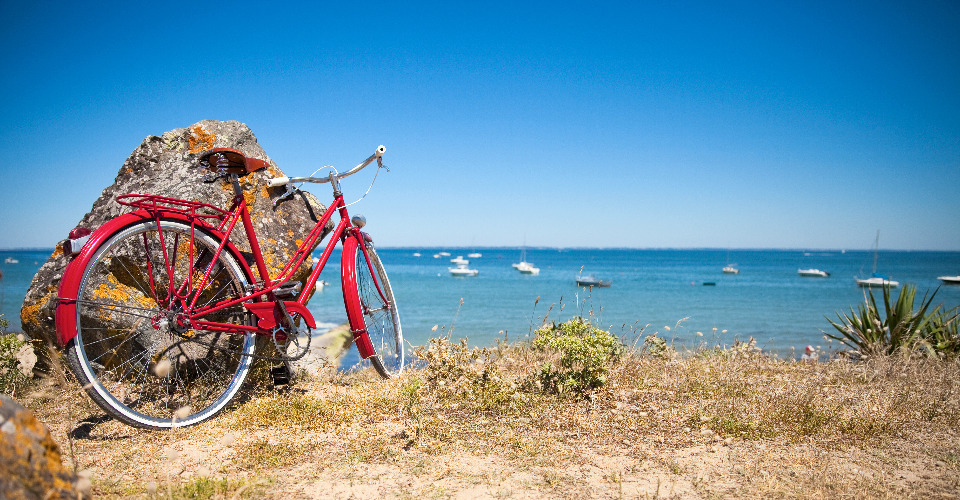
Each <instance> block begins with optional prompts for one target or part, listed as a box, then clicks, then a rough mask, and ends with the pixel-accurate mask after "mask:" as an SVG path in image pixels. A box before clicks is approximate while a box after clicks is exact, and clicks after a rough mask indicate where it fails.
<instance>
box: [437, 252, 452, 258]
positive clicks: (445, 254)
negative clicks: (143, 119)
mask: <svg viewBox="0 0 960 500" xmlns="http://www.w3.org/2000/svg"><path fill="white" fill-rule="evenodd" d="M437 255H439V256H441V257H449V256H450V252H440V253H438V254H437Z"/></svg>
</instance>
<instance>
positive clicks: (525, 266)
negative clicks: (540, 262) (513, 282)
mask: <svg viewBox="0 0 960 500" xmlns="http://www.w3.org/2000/svg"><path fill="white" fill-rule="evenodd" d="M516 269H517V271H520V274H532V275H534V276H536V275H538V274H540V268H539V267H533V264H531V263H529V262H521V263H519V264H517V265H516Z"/></svg>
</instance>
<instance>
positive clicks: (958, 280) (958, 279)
mask: <svg viewBox="0 0 960 500" xmlns="http://www.w3.org/2000/svg"><path fill="white" fill-rule="evenodd" d="M937 279H938V280H940V281H942V282H943V284H945V285H960V276H940V277H938V278H937Z"/></svg>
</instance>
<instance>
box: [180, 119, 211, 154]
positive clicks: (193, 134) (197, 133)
mask: <svg viewBox="0 0 960 500" xmlns="http://www.w3.org/2000/svg"><path fill="white" fill-rule="evenodd" d="M216 140H217V134H211V133H208V132H207V131H206V130H204V129H203V127H202V126H200V125H197V126H195V127H193V128H191V129H190V138H189V139H187V141H188V142H189V144H190V152H191V153H199V152H201V151H206V150H208V149H210V148H212V147H213V143H214V141H216Z"/></svg>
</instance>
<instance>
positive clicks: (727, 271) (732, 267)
mask: <svg viewBox="0 0 960 500" xmlns="http://www.w3.org/2000/svg"><path fill="white" fill-rule="evenodd" d="M723 274H740V270H739V269H737V268H736V264H730V265H729V266H727V267H725V268H723Z"/></svg>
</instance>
